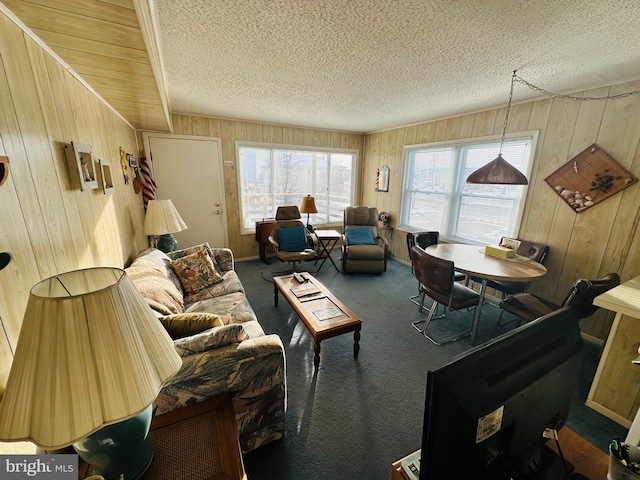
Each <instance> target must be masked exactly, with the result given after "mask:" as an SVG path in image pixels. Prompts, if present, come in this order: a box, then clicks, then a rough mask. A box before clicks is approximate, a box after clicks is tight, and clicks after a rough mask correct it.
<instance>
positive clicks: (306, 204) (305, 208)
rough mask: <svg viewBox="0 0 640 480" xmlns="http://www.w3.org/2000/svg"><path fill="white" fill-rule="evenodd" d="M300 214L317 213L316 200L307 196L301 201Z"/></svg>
mask: <svg viewBox="0 0 640 480" xmlns="http://www.w3.org/2000/svg"><path fill="white" fill-rule="evenodd" d="M300 213H318V209H317V208H316V200H315V199H314V198H313V197H312V196H311V195H307V196H306V197H304V198H303V199H302V206H301V207H300Z"/></svg>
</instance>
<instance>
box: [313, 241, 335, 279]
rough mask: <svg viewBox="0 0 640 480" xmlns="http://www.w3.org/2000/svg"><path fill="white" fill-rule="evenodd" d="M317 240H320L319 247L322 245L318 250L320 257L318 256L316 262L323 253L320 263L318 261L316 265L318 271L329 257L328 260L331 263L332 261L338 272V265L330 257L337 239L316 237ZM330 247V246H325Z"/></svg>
mask: <svg viewBox="0 0 640 480" xmlns="http://www.w3.org/2000/svg"><path fill="white" fill-rule="evenodd" d="M318 242H320V247H322V252H320V257H319V258H318V260H316V263H318V261H319V260H320V258H321V257H322V255H323V254H324V255H325V256H324V258H322V263H320V265H319V266H318V270H317V271H318V272H319V271H320V269H321V268H322V266H323V265H324V262H326V261H327V258H328V259H329V261H330V262H331V263H333V266H334V267H335V268H336V271H337V272H339V271H340V270H339V269H338V266H337V265H336V264H335V262H334V261H333V258H331V252H332V251H333V248H334V247H335V246H336V243H338V239H335V240H334V239H329V240H326V241H324V240H320V239H319V238H318ZM327 246H328V247H330V248H327Z"/></svg>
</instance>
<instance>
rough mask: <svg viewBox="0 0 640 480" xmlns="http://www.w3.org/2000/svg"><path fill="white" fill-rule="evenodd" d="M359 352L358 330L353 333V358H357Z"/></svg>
mask: <svg viewBox="0 0 640 480" xmlns="http://www.w3.org/2000/svg"><path fill="white" fill-rule="evenodd" d="M359 352H360V330H356V331H355V332H353V358H358V353H359Z"/></svg>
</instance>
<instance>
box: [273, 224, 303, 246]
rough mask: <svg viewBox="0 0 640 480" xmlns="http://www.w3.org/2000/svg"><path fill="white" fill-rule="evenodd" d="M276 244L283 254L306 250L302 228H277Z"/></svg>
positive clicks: (300, 226)
mask: <svg viewBox="0 0 640 480" xmlns="http://www.w3.org/2000/svg"><path fill="white" fill-rule="evenodd" d="M278 244H279V245H280V250H282V251H283V252H301V251H303V250H304V249H305V248H307V236H306V235H305V233H304V227H303V226H302V225H298V226H297V227H281V228H278Z"/></svg>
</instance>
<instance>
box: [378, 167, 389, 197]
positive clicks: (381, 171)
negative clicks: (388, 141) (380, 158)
mask: <svg viewBox="0 0 640 480" xmlns="http://www.w3.org/2000/svg"><path fill="white" fill-rule="evenodd" d="M388 191H389V167H387V166H386V165H382V166H381V167H380V168H378V171H377V172H376V192H388Z"/></svg>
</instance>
